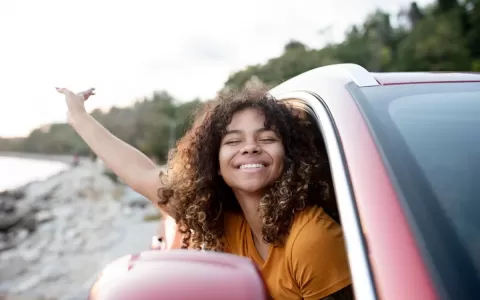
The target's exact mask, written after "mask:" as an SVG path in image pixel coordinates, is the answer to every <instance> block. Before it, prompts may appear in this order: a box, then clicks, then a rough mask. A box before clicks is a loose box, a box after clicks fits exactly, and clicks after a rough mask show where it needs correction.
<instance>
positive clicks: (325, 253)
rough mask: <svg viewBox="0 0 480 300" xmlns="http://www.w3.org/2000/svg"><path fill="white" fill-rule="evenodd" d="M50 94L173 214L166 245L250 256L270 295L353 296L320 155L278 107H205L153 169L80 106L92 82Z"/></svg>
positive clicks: (224, 103)
mask: <svg viewBox="0 0 480 300" xmlns="http://www.w3.org/2000/svg"><path fill="white" fill-rule="evenodd" d="M58 91H59V92H60V93H62V94H64V95H65V99H66V102H67V105H68V119H69V122H70V124H71V125H72V126H73V127H74V128H75V130H76V131H77V132H78V133H79V134H80V136H82V138H83V139H84V140H85V141H86V142H87V144H88V145H89V146H90V147H91V148H92V150H93V151H94V152H95V153H96V154H97V155H98V156H99V157H100V158H101V159H102V160H104V161H105V163H106V165H107V166H108V167H110V168H111V169H112V170H113V171H114V172H115V173H116V174H117V175H118V176H119V177H121V178H122V179H123V180H124V182H126V183H127V184H128V185H130V186H131V187H132V188H133V189H135V190H136V191H138V192H139V193H142V194H143V195H145V196H146V197H147V198H149V199H150V200H151V201H152V202H154V203H155V204H157V205H158V206H159V207H160V209H161V210H162V211H163V213H164V214H169V215H170V217H169V220H170V221H172V220H174V223H175V225H177V226H178V230H176V231H175V232H170V235H171V237H170V240H169V241H170V243H171V244H170V246H169V248H176V247H183V248H191V249H201V248H204V249H206V250H213V251H223V252H228V253H232V254H236V255H241V256H246V257H249V258H250V259H252V260H253V261H254V262H255V263H256V264H257V265H258V267H259V269H260V270H261V272H262V275H263V277H264V278H265V281H266V283H267V286H268V288H269V292H270V294H271V296H272V297H273V298H274V299H315V300H318V299H353V295H352V290H351V279H350V273H349V268H348V262H347V256H346V252H345V246H344V240H343V235H342V229H341V227H340V225H339V224H338V223H337V222H335V221H334V220H333V219H332V218H331V217H330V216H329V215H328V214H327V213H326V212H325V211H324V209H323V208H322V203H323V201H324V200H325V199H326V197H327V194H328V185H327V184H326V183H325V182H324V181H322V175H321V174H322V171H323V168H324V166H325V158H324V157H322V156H321V154H320V153H319V152H318V149H317V148H316V147H315V146H314V141H313V136H312V134H311V133H310V131H309V130H306V129H307V127H306V126H307V125H306V124H305V123H304V122H303V121H302V120H301V118H300V117H299V116H298V115H297V114H296V113H295V111H294V110H293V109H291V108H290V107H288V106H287V105H286V104H283V103H279V102H277V101H276V100H275V99H273V98H272V97H271V96H269V95H268V93H266V92H265V91H248V90H245V91H243V92H241V93H237V94H231V95H230V96H229V97H226V98H224V99H220V100H218V101H216V102H215V103H213V104H211V105H206V108H205V109H204V111H203V112H202V113H201V114H199V115H198V117H197V118H196V120H195V122H194V124H193V126H192V128H191V129H190V130H189V131H188V132H187V133H186V134H185V136H184V137H183V138H182V139H181V140H180V141H179V142H178V143H177V145H176V147H175V149H173V150H172V151H171V153H170V157H169V160H168V173H167V174H161V172H160V170H159V167H158V166H156V165H155V164H154V163H153V162H152V161H151V160H150V159H148V158H147V157H146V156H145V155H143V154H142V153H140V152H139V151H138V150H136V149H134V148H133V147H131V146H129V145H127V144H126V143H124V142H122V141H120V140H119V139H117V138H116V137H114V136H113V135H112V134H111V133H109V132H108V131H107V130H106V129H105V128H104V127H102V126H101V125H100V124H99V123H98V122H97V121H95V120H94V119H93V118H92V117H91V116H90V115H88V114H87V113H86V111H85V108H84V105H83V102H84V101H85V100H86V99H88V97H89V96H91V95H93V89H91V90H88V91H86V92H82V93H79V94H74V93H72V92H70V91H69V90H67V89H58Z"/></svg>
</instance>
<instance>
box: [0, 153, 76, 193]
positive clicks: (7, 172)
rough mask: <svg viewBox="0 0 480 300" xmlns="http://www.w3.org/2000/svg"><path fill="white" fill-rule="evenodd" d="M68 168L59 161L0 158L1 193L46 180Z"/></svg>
mask: <svg viewBox="0 0 480 300" xmlns="http://www.w3.org/2000/svg"><path fill="white" fill-rule="evenodd" d="M68 167H69V166H68V165H67V164H65V163H63V162H57V161H46V160H36V159H30V158H19V157H9V156H5V157H3V156H0V192H1V191H4V190H8V189H12V188H15V187H18V186H21V185H24V184H26V183H28V182H31V181H36V180H45V179H47V178H48V177H50V176H52V175H55V174H56V173H58V172H60V171H63V170H65V169H67V168H68Z"/></svg>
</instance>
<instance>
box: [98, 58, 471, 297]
mask: <svg viewBox="0 0 480 300" xmlns="http://www.w3.org/2000/svg"><path fill="white" fill-rule="evenodd" d="M271 93H272V94H273V95H274V96H275V97H276V98H277V99H278V100H280V101H288V102H291V103H292V104H294V105H295V106H296V107H297V108H298V109H300V110H302V111H304V112H305V114H304V115H305V117H306V118H308V119H310V120H311V121H312V122H313V124H314V127H313V129H312V130H315V131H316V134H318V137H319V139H320V140H321V143H319V147H325V151H326V153H327V154H328V158H329V164H330V172H331V177H332V183H333V187H334V191H335V197H336V200H337V206H338V211H339V214H340V219H341V224H342V227H343V229H344V234H345V239H346V244H347V250H348V256H349V262H350V268H351V272H352V279H353V287H354V291H355V297H356V299H359V300H374V299H388V300H397V299H398V300H414V299H418V300H431V299H432V300H433V299H480V74H474V73H370V72H368V71H367V70H365V69H364V68H362V67H360V66H358V65H353V64H341V65H332V66H327V67H321V68H317V69H314V70H311V71H309V72H306V73H304V74H301V75H299V76H297V77H294V78H292V79H290V80H288V81H286V82H284V83H282V84H281V85H279V86H277V87H275V88H274V89H272V90H271ZM112 268H115V271H114V272H108V270H110V269H112ZM139 282H143V285H142V286H141V287H139V285H138V284H139ZM114 290H118V291H121V293H119V294H114V292H111V291H114ZM109 291H110V292H111V294H110V296H107V295H108V293H109ZM142 291H143V292H142ZM128 293H130V294H128ZM139 293H143V294H141V296H140V294H139ZM147 294H148V295H147ZM267 297H268V296H267V295H266V290H265V285H264V284H263V281H262V279H261V277H260V275H259V273H258V271H257V270H256V267H255V266H254V265H253V264H252V263H251V262H250V261H249V260H248V259H245V258H240V257H235V256H232V255H227V254H220V253H201V252H193V251H171V252H169V251H167V252H161V251H150V252H149V251H147V252H145V253H141V254H139V255H133V256H130V257H124V258H122V259H121V260H119V261H117V262H115V263H113V264H112V265H111V266H109V267H108V268H107V272H106V273H104V274H103V275H102V276H100V277H99V279H98V281H97V282H96V283H95V285H94V287H93V289H92V293H91V299H105V300H110V299H117V300H121V299H245V300H246V299H267Z"/></svg>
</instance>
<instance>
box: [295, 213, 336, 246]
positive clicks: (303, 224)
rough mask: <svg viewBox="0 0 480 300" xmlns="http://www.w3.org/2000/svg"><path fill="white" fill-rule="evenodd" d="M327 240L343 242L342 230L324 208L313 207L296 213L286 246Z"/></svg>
mask: <svg viewBox="0 0 480 300" xmlns="http://www.w3.org/2000/svg"><path fill="white" fill-rule="evenodd" d="M326 240H341V241H343V232H342V228H341V226H340V224H338V223H337V222H336V221H335V220H334V219H333V218H332V217H330V216H329V215H328V214H327V213H326V212H325V211H324V209H323V208H322V207H319V206H312V207H308V208H306V209H304V210H302V211H300V212H297V213H296V215H295V218H294V220H293V224H292V228H291V230H290V234H289V237H288V238H287V244H286V246H287V247H293V246H294V245H295V244H299V243H300V244H301V245H302V246H304V245H305V244H312V243H316V242H322V241H326ZM335 244H336V243H335Z"/></svg>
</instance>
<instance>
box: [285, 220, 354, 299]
mask: <svg viewBox="0 0 480 300" xmlns="http://www.w3.org/2000/svg"><path fill="white" fill-rule="evenodd" d="M296 234H297V235H296V237H295V239H294V240H293V243H292V244H291V255H290V263H289V267H290V271H291V275H292V276H293V278H294V280H295V282H296V283H297V285H298V288H299V289H300V291H301V293H302V296H303V298H304V299H307V300H310V299H311V300H313V299H315V300H318V299H321V298H324V297H326V296H328V295H331V294H333V293H335V292H337V291H339V290H341V289H343V288H344V287H346V286H348V285H350V284H351V278H350V270H349V267H348V260H347V254H346V249H345V243H344V239H343V233H342V229H341V227H340V225H338V224H337V223H336V222H335V221H333V220H332V219H329V218H323V217H321V218H319V217H316V218H313V219H311V220H309V221H308V222H306V223H305V225H303V227H302V228H300V230H299V231H297V232H296Z"/></svg>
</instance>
